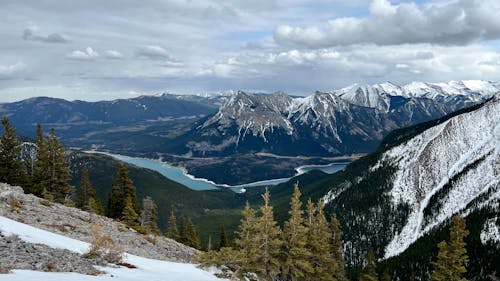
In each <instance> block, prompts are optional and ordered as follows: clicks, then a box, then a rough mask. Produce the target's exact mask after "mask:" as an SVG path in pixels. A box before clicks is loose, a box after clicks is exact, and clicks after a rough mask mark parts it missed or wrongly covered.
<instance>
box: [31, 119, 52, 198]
mask: <svg viewBox="0 0 500 281" xmlns="http://www.w3.org/2000/svg"><path fill="white" fill-rule="evenodd" d="M36 146H37V153H36V159H35V168H34V172H33V179H32V186H31V190H30V192H31V193H33V194H34V195H36V196H39V197H41V196H44V197H46V196H47V195H48V193H47V192H48V191H47V190H48V186H49V181H50V172H49V170H50V169H49V165H50V164H49V147H48V145H47V141H46V139H45V138H44V136H43V130H42V125H41V124H40V123H38V124H37V125H36Z"/></svg>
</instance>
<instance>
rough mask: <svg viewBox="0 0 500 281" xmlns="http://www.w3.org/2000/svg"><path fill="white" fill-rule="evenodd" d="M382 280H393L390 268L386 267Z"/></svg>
mask: <svg viewBox="0 0 500 281" xmlns="http://www.w3.org/2000/svg"><path fill="white" fill-rule="evenodd" d="M380 281H391V274H390V273H389V269H388V268H387V267H386V268H385V269H384V273H382V278H381V279H380Z"/></svg>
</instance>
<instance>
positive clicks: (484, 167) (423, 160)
mask: <svg viewBox="0 0 500 281" xmlns="http://www.w3.org/2000/svg"><path fill="white" fill-rule="evenodd" d="M497 97H498V96H497ZM378 165H393V166H395V167H396V172H395V174H394V176H393V180H392V181H393V188H392V190H391V192H390V193H391V194H390V195H391V196H392V201H393V204H394V205H395V206H396V205H398V204H407V205H408V206H409V207H410V213H409V216H408V218H407V222H406V224H405V225H404V226H403V228H402V230H401V231H400V232H399V233H397V234H396V235H395V237H394V238H393V240H392V241H391V242H390V243H389V245H388V246H387V248H386V251H385V258H388V257H391V256H395V255H397V254H399V253H401V252H403V251H404V250H405V249H407V248H408V246H409V245H410V244H412V243H413V242H414V241H416V240H417V239H418V238H419V237H421V236H422V235H423V234H425V233H426V232H429V231H430V230H431V229H432V228H433V227H435V226H437V225H439V224H441V223H442V222H444V221H445V220H447V219H448V218H449V217H451V216H452V215H453V214H455V213H458V212H465V211H466V210H467V208H474V207H479V206H484V205H485V204H490V203H492V202H493V200H496V199H498V198H500V100H499V99H498V98H496V99H495V100H492V101H490V102H488V103H487V104H486V105H485V106H483V107H481V108H480V109H478V110H475V111H473V112H470V113H466V114H462V115H459V116H456V117H454V118H452V119H449V120H448V121H446V122H444V123H442V124H440V125H438V126H435V127H432V128H430V129H428V130H426V131H425V132H423V133H422V134H420V135H418V136H416V137H414V138H412V139H411V140H409V141H407V142H406V143H404V144H402V145H399V146H397V147H394V148H392V149H390V150H389V151H387V152H386V153H384V155H383V156H382V158H381V160H380V162H379V163H378ZM374 168H376V167H374ZM486 193H487V194H488V196H486V197H484V198H482V199H481V200H479V199H478V198H479V196H480V195H482V194H486ZM478 200H479V201H478ZM473 201H474V203H476V204H470V203H471V202H473Z"/></svg>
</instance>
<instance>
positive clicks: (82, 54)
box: [66, 47, 99, 61]
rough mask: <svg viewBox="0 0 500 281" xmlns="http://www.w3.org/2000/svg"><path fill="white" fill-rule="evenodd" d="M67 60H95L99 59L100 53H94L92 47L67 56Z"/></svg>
mask: <svg viewBox="0 0 500 281" xmlns="http://www.w3.org/2000/svg"><path fill="white" fill-rule="evenodd" d="M66 57H67V58H69V59H73V60H86V61H89V60H94V59H96V58H98V57H99V53H97V52H96V51H94V50H93V49H92V48H91V47H87V48H86V49H85V50H83V51H81V50H75V51H73V52H71V53H69V54H67V55H66Z"/></svg>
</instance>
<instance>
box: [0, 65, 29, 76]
mask: <svg viewBox="0 0 500 281" xmlns="http://www.w3.org/2000/svg"><path fill="white" fill-rule="evenodd" d="M24 68H26V65H25V64H24V63H22V62H18V63H15V64H11V65H0V77H6V76H9V75H12V74H15V73H17V72H19V71H21V70H23V69H24Z"/></svg>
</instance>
